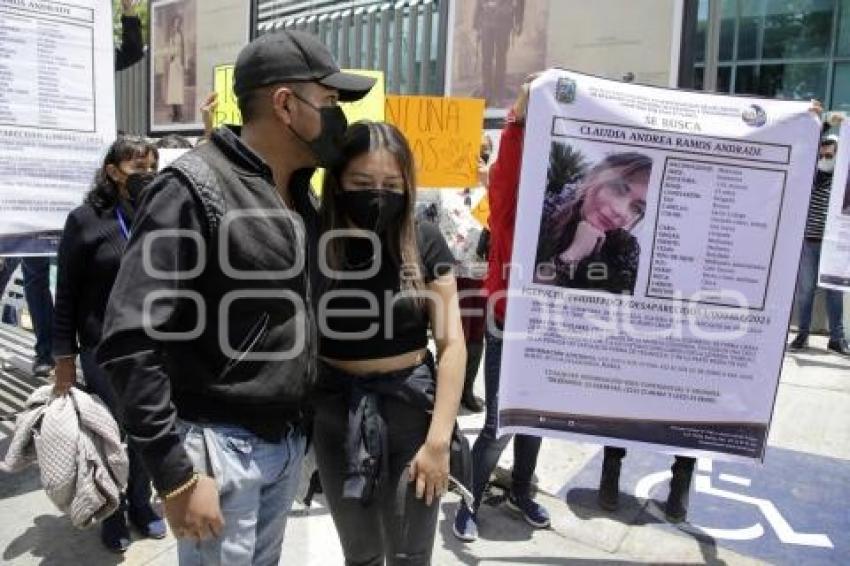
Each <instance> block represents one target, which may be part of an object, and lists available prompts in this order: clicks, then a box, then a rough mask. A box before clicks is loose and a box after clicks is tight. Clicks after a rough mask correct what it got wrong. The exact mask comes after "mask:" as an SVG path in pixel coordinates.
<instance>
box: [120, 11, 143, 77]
mask: <svg viewBox="0 0 850 566" xmlns="http://www.w3.org/2000/svg"><path fill="white" fill-rule="evenodd" d="M137 3H138V0H121V45H119V46H118V47H116V48H115V70H116V71H123V70H124V69H126V68H127V67H131V66H133V65H135V64H136V63H137V62H139V61H140V60H141V59H142V57H144V56H145V43H144V40H143V39H142V21H141V20H140V19H139V16H138V15H137V14H136V4H137Z"/></svg>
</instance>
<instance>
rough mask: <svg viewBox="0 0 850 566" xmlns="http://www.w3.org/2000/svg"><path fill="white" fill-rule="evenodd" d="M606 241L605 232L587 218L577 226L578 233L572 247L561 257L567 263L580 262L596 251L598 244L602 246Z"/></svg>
mask: <svg viewBox="0 0 850 566" xmlns="http://www.w3.org/2000/svg"><path fill="white" fill-rule="evenodd" d="M604 241H605V232H603V231H602V230H600V229H599V228H597V227H596V226H594V225H593V224H591V223H590V222H588V221H587V220H582V221H581V222H579V223H578V226H577V227H576V234H575V236H574V237H573V241H572V243H571V244H570V247H568V248H567V249H566V251H564V252H563V253H562V254H561V255H560V256H559V257H560V258H561V261H563V262H565V263H576V262H579V261H581V260H583V259H584V258H586V257H587V256H589V255H591V254H592V253H593V252H595V251H596V248H597V246H600V245H601V244H602V243H603V242H604Z"/></svg>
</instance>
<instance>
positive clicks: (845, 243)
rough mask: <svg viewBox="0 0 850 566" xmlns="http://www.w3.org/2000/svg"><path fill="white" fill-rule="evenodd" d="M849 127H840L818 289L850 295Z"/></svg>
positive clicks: (846, 125) (844, 123) (844, 125)
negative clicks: (848, 292) (843, 292)
mask: <svg viewBox="0 0 850 566" xmlns="http://www.w3.org/2000/svg"><path fill="white" fill-rule="evenodd" d="M848 172H850V123H848V121H847V120H846V119H845V120H844V121H843V122H842V123H841V130H840V133H839V140H838V152H837V153H836V156H835V170H834V174H833V177H832V190H831V192H830V197H829V212H828V214H827V217H826V229H825V230H824V235H823V242H822V244H821V254H820V266H819V270H818V286H820V287H824V288H827V289H835V290H838V291H850V174H848Z"/></svg>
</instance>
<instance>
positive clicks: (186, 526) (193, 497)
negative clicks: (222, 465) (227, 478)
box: [163, 474, 224, 541]
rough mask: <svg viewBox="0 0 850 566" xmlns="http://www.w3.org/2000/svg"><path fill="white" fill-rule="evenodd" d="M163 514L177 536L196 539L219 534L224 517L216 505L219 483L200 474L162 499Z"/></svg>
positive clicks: (204, 538)
mask: <svg viewBox="0 0 850 566" xmlns="http://www.w3.org/2000/svg"><path fill="white" fill-rule="evenodd" d="M163 507H164V508H165V518H166V519H167V520H168V524H169V525H170V526H171V531H172V532H173V533H174V536H175V537H177V538H188V539H192V540H195V541H200V540H206V539H210V538H214V537H219V536H221V533H222V531H223V530H224V517H222V515H221V507H220V506H219V498H218V485H216V483H215V480H214V479H212V478H211V477H209V476H205V475H203V474H201V475H200V477H199V478H198V481H197V483H196V484H195V485H194V486H192V487H191V488H189V489H187V490H186V491H184V492H183V493H180V494H178V495H175V496H174V497H172V498H170V499H166V500H165V501H164V502H163Z"/></svg>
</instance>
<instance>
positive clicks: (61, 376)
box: [53, 356, 77, 395]
mask: <svg viewBox="0 0 850 566" xmlns="http://www.w3.org/2000/svg"><path fill="white" fill-rule="evenodd" d="M76 381H77V364H76V362H75V361H74V358H73V356H69V357H67V358H59V359H57V360H56V381H55V383H54V384H53V392H54V393H55V394H56V395H64V394H65V393H67V392H68V390H69V389H71V387H72V386H73V385H74V383H75V382H76Z"/></svg>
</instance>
